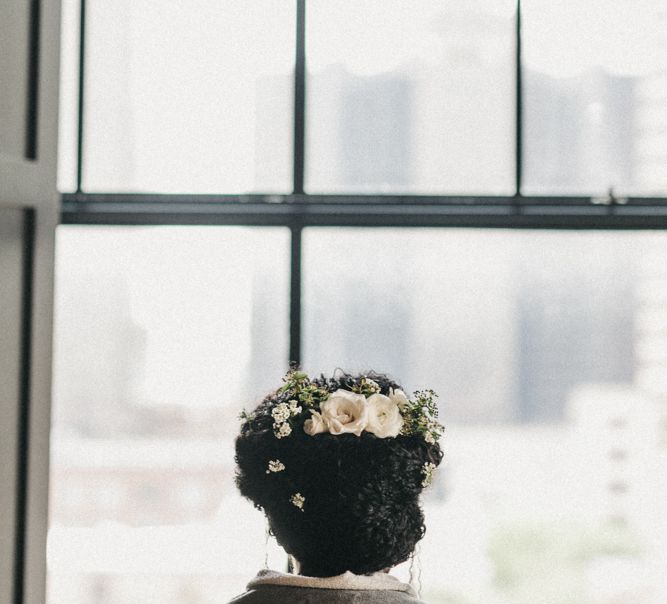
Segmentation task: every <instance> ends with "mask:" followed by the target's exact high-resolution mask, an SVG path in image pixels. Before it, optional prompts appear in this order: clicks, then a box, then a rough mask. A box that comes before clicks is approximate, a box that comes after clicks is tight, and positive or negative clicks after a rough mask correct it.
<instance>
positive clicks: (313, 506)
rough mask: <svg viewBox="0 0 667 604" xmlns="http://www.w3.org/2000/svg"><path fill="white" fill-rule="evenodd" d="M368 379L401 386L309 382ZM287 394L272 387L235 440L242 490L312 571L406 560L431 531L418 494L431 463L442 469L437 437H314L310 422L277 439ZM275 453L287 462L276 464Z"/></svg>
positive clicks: (361, 569)
mask: <svg viewBox="0 0 667 604" xmlns="http://www.w3.org/2000/svg"><path fill="white" fill-rule="evenodd" d="M362 378H370V379H372V380H373V382H375V383H376V384H377V385H378V386H379V391H380V394H383V395H385V396H388V395H389V394H390V392H391V391H395V390H400V389H401V387H400V386H399V384H397V383H396V382H394V381H392V380H391V379H390V378H388V377H387V376H386V375H382V374H377V373H368V374H364V375H363V376H362V375H360V376H353V375H350V374H346V373H336V374H335V376H334V377H332V378H325V377H324V376H321V377H319V378H315V379H312V380H310V384H312V385H313V386H317V387H319V388H322V389H325V390H326V391H328V392H334V391H336V390H338V389H344V390H352V389H353V387H354V386H355V385H358V384H359V383H360V381H361V380H362ZM283 398H284V397H282V394H281V390H277V391H275V392H273V393H271V394H269V395H268V396H267V397H266V398H265V399H264V400H263V401H262V402H261V403H260V404H259V406H258V407H257V408H256V409H255V410H254V411H253V413H252V414H250V415H249V416H246V418H245V421H244V422H243V424H242V426H241V433H240V435H239V436H238V437H237V439H236V462H237V465H238V468H237V476H236V482H237V485H238V488H239V490H240V491H241V494H242V495H243V496H245V497H246V498H248V499H249V500H250V501H251V502H252V503H253V504H254V505H255V507H257V508H260V509H263V510H264V512H265V513H266V515H267V518H268V520H269V523H270V526H271V530H272V531H273V533H274V534H275V536H276V538H277V540H278V542H279V543H280V544H281V545H282V546H283V547H284V548H285V550H286V551H287V552H288V553H289V554H292V555H293V556H295V557H296V559H297V560H298V561H299V562H300V564H301V572H302V573H303V574H307V575H310V576H315V577H329V576H335V575H339V574H342V573H344V572H345V571H351V572H353V573H355V574H370V573H373V572H376V571H380V570H383V569H386V568H390V567H392V566H395V565H396V564H399V563H401V562H404V561H405V560H407V559H408V558H409V557H410V554H411V553H412V551H413V550H414V548H415V545H416V544H417V542H418V541H419V540H420V539H421V538H422V537H423V536H424V532H425V527H424V514H423V512H422V509H421V507H420V505H419V495H420V493H421V492H422V490H423V488H424V467H425V464H433V465H432V466H431V467H432V468H434V467H436V466H438V465H439V464H440V462H441V461H442V456H443V454H442V451H441V449H440V446H439V444H438V443H437V441H433V442H430V443H429V442H426V440H425V439H424V438H423V437H421V436H419V435H410V436H406V435H403V434H400V435H398V436H396V437H394V438H378V437H377V436H375V435H374V434H372V433H370V432H367V431H364V432H362V433H361V435H360V436H356V435H355V434H340V435H333V434H329V433H323V434H315V435H314V436H309V435H308V434H306V433H305V432H304V430H303V428H302V427H300V428H297V429H294V430H293V431H292V433H291V434H290V435H289V436H287V437H284V438H280V437H278V438H277V437H276V434H275V433H274V429H275V426H274V416H272V409H274V408H275V406H276V404H277V403H279V402H281V401H282V400H283ZM273 460H279V461H280V464H279V466H277V468H278V469H276V466H273V468H274V469H273V470H269V469H268V464H269V461H273ZM281 466H282V467H281ZM295 494H299V495H300V496H301V497H303V500H302V501H301V502H300V503H301V504H302V505H298V503H299V502H298V501H297V502H295V501H294V500H293V497H294V495H295Z"/></svg>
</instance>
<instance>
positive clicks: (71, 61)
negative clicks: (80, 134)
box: [58, 0, 80, 193]
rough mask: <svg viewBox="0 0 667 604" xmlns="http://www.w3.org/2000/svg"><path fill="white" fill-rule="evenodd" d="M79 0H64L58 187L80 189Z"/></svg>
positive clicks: (61, 30) (64, 191) (64, 190)
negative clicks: (78, 162)
mask: <svg viewBox="0 0 667 604" xmlns="http://www.w3.org/2000/svg"><path fill="white" fill-rule="evenodd" d="M79 10H80V3H79V1H78V0H61V28H60V88H59V94H60V97H59V100H58V190H59V191H60V192H62V193H70V192H73V191H76V170H77V165H76V162H77V131H78V117H79V110H78V103H79V79H78V78H79V19H80V12H79Z"/></svg>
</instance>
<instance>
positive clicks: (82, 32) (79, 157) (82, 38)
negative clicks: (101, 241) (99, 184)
mask: <svg viewBox="0 0 667 604" xmlns="http://www.w3.org/2000/svg"><path fill="white" fill-rule="evenodd" d="M85 60H86V0H80V15H79V106H78V112H79V115H78V123H77V140H76V192H77V193H81V191H82V188H81V183H82V181H83V107H84V94H85Z"/></svg>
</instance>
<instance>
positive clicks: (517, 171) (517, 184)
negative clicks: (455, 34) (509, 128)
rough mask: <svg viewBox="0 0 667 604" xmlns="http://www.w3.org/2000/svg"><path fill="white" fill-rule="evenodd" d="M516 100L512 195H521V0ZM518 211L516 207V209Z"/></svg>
mask: <svg viewBox="0 0 667 604" xmlns="http://www.w3.org/2000/svg"><path fill="white" fill-rule="evenodd" d="M515 59H516V74H515V75H516V91H515V94H516V98H515V108H516V114H515V116H514V119H515V146H514V149H515V157H514V195H515V197H516V198H519V197H521V195H522V191H521V189H522V184H523V183H522V178H523V74H522V69H521V60H522V58H521V0H517V3H516V57H515ZM517 211H518V207H517Z"/></svg>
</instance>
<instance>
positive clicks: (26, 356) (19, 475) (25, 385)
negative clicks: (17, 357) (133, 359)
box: [12, 208, 35, 604]
mask: <svg viewBox="0 0 667 604" xmlns="http://www.w3.org/2000/svg"><path fill="white" fill-rule="evenodd" d="M23 220H24V223H23V259H22V262H23V275H22V281H23V284H22V290H23V291H22V293H21V297H22V303H21V369H20V371H21V377H20V380H21V381H20V394H19V397H20V398H19V400H20V405H21V407H20V409H19V418H18V426H16V428H17V430H18V450H17V453H16V459H17V460H18V461H17V468H16V518H15V526H16V533H15V535H14V577H13V581H14V586H13V598H12V601H13V604H23V602H24V591H25V562H26V516H27V514H28V472H29V470H30V468H29V467H28V461H29V450H30V428H29V426H30V404H31V401H30V385H31V382H30V373H31V365H30V363H31V358H32V305H33V287H32V285H33V276H34V275H33V267H34V250H35V210H34V209H32V208H30V209H27V210H26V211H25V215H24V219H23Z"/></svg>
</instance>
